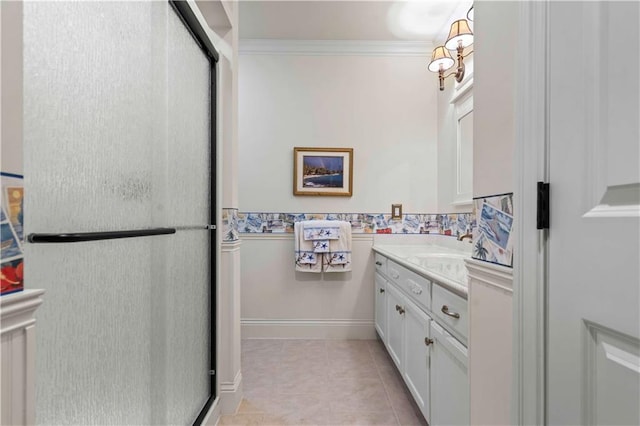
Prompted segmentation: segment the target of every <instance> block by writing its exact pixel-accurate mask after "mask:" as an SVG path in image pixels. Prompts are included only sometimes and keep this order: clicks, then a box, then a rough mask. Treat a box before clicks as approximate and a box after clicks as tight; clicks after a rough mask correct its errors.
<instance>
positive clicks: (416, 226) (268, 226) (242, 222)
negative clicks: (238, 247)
mask: <svg viewBox="0 0 640 426" xmlns="http://www.w3.org/2000/svg"><path fill="white" fill-rule="evenodd" d="M303 220H344V221H347V222H350V223H351V230H352V233H354V234H439V235H450V236H453V237H458V236H460V235H464V234H471V232H472V230H473V228H475V226H476V221H475V217H474V216H473V213H445V214H431V213H416V214H403V215H402V219H397V220H396V219H391V214H384V213H264V212H239V213H238V216H237V226H238V233H240V234H256V233H258V234H260V233H262V234H264V233H293V224H294V223H295V222H299V221H303Z"/></svg>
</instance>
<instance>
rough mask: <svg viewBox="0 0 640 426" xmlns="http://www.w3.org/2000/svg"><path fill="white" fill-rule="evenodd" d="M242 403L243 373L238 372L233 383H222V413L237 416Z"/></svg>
mask: <svg viewBox="0 0 640 426" xmlns="http://www.w3.org/2000/svg"><path fill="white" fill-rule="evenodd" d="M241 401H242V373H241V372H240V371H238V374H236V377H235V378H234V379H233V382H221V383H220V412H221V414H223V415H224V414H235V413H236V411H238V407H239V406H240V402H241Z"/></svg>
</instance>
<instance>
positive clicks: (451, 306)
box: [431, 284, 469, 344]
mask: <svg viewBox="0 0 640 426" xmlns="http://www.w3.org/2000/svg"><path fill="white" fill-rule="evenodd" d="M431 307H432V312H433V315H434V316H435V317H436V318H437V319H438V321H439V322H440V323H442V324H443V325H445V327H447V328H448V329H449V330H451V331H452V332H453V334H455V335H457V337H459V338H460V339H461V340H462V341H463V343H465V344H466V343H467V335H468V333H469V313H468V310H467V301H466V300H465V299H463V298H462V297H460V296H458V295H456V294H453V293H451V292H450V291H448V290H445V289H444V288H442V287H440V286H439V285H437V284H434V286H433V302H432V305H431Z"/></svg>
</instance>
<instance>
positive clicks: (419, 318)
mask: <svg viewBox="0 0 640 426" xmlns="http://www.w3.org/2000/svg"><path fill="white" fill-rule="evenodd" d="M404 317H405V318H404V322H405V323H404V326H405V346H404V355H405V358H404V360H405V362H404V381H405V382H406V384H407V387H408V388H409V391H411V394H412V395H413V398H414V399H415V401H416V404H417V405H418V407H419V408H420V411H421V412H422V415H423V416H424V418H425V419H426V420H427V422H429V424H431V418H430V415H429V408H430V400H429V362H430V361H429V355H430V348H431V346H432V345H433V340H431V339H430V335H431V333H430V330H429V323H430V322H431V318H430V317H429V316H428V315H427V314H425V313H424V312H423V311H422V310H421V309H419V308H418V307H417V306H416V305H414V304H413V303H411V302H407V304H406V307H405V314H404Z"/></svg>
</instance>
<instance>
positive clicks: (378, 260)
mask: <svg viewBox="0 0 640 426" xmlns="http://www.w3.org/2000/svg"><path fill="white" fill-rule="evenodd" d="M374 262H375V266H376V271H378V272H380V273H381V274H383V275H387V258H386V257H384V256H383V255H381V254H378V253H375V256H374Z"/></svg>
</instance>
